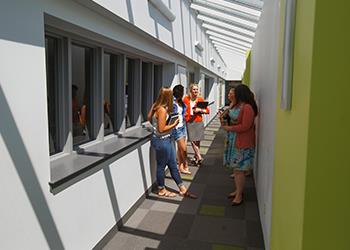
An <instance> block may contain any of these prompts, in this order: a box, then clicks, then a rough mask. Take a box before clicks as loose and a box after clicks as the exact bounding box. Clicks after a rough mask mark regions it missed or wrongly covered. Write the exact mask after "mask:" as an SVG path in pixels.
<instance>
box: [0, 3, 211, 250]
mask: <svg viewBox="0 0 350 250" xmlns="http://www.w3.org/2000/svg"><path fill="white" fill-rule="evenodd" d="M85 2H87V1H85ZM136 3H137V5H136ZM146 3H147V1H146V0H145V1H141V0H137V1H131V0H130V1H128V0H127V1H104V4H105V5H107V4H110V5H111V6H110V7H111V8H114V9H113V11H114V12H115V13H118V14H119V15H121V16H123V17H124V18H127V17H128V15H127V14H128V12H127V9H128V8H129V7H128V6H129V5H130V4H131V6H132V7H133V10H134V11H135V12H132V16H133V18H134V20H135V22H138V23H140V25H141V23H143V24H145V27H148V28H152V27H154V29H156V26H157V27H158V34H159V36H160V37H161V39H162V40H163V41H165V42H166V43H170V42H172V38H171V33H170V32H169V31H168V30H167V28H166V27H163V26H162V25H160V24H159V23H157V25H156V26H155V22H153V23H152V25H150V24H149V23H148V24H146V23H147V22H149V21H150V17H148V19H147V18H146V19H144V17H143V15H144V10H145V8H146V9H148V8H150V7H149V6H148V5H147V6H146V5H145V4H146ZM172 3H173V4H174V6H175V5H176V3H177V1H172ZM97 11H100V12H99V13H97ZM183 11H186V7H185V8H183ZM102 12H103V10H102V11H101V10H100V9H98V8H96V9H88V8H86V7H84V6H83V5H81V1H80V3H78V2H76V1H70V0H60V1H55V0H28V1H20V0H11V1H10V0H8V1H5V2H4V1H3V2H2V3H1V8H0V54H1V57H0V114H1V120H2V122H1V123H0V132H1V136H0V159H1V170H2V172H1V175H0V183H1V188H0V196H1V198H2V200H1V206H0V221H1V227H0V235H1V241H0V249H62V248H65V249H74V250H77V249H91V248H92V247H93V246H94V245H95V244H96V243H97V242H98V241H99V240H100V239H101V238H102V237H103V236H104V235H105V234H106V233H107V232H108V231H109V230H110V229H111V228H112V227H113V226H114V225H115V223H116V221H118V220H119V219H120V217H121V216H123V215H125V213H126V211H128V209H130V207H131V206H132V205H133V204H134V203H135V202H136V200H137V199H138V198H139V197H141V195H142V194H143V193H144V191H145V189H146V188H148V187H150V185H151V183H152V181H153V180H152V178H151V176H152V175H151V172H152V171H154V167H155V166H154V165H151V162H154V161H151V160H150V155H151V152H150V150H149V147H150V146H149V143H146V144H144V145H143V146H142V147H141V148H139V149H138V150H134V151H133V152H131V153H129V154H127V155H126V156H124V157H122V158H121V159H119V160H117V161H116V162H114V163H113V164H111V165H110V166H107V167H104V168H103V169H102V170H100V171H98V172H97V173H95V174H93V175H91V176H89V177H87V178H85V179H83V180H81V181H79V182H78V183H76V184H74V185H72V186H70V187H69V188H67V189H65V190H64V191H62V192H60V193H58V194H56V195H53V194H52V193H50V191H49V185H48V182H49V180H50V159H49V145H48V141H49V140H48V126H47V124H48V118H47V103H46V102H47V98H46V72H45V48H44V36H45V28H44V13H47V14H49V15H52V16H55V17H57V18H59V19H62V20H64V21H65V22H69V23H72V24H74V25H76V26H71V25H67V26H64V29H65V30H66V31H68V32H71V33H75V34H76V33H77V32H79V34H80V35H83V36H85V37H88V38H90V39H92V40H96V41H99V42H101V43H104V44H106V45H108V46H110V47H117V48H121V49H123V50H126V51H130V52H134V53H137V54H138V53H141V54H142V56H145V57H147V56H152V58H155V59H158V60H163V61H165V62H169V65H171V64H172V65H174V66H173V68H174V71H173V72H174V73H175V72H176V71H175V65H178V64H180V65H187V64H188V62H187V59H188V58H186V57H184V56H181V54H179V51H180V52H181V50H180V47H178V48H177V52H176V53H174V51H172V50H171V49H170V48H168V47H167V46H162V45H159V44H157V43H155V42H154V40H151V39H147V36H145V35H143V34H140V32H138V31H135V30H133V29H132V28H127V27H125V26H123V25H121V24H119V23H118V21H117V19H114V18H113V17H112V16H108V17H104V16H103V15H102V14H101V13H102ZM150 12H152V11H150ZM177 16H178V17H179V15H178V14H177ZM157 18H159V17H157ZM156 20H157V22H159V19H156ZM191 20H193V19H191ZM51 21H52V20H51ZM50 24H58V23H55V21H52V23H50ZM193 25H196V24H193ZM76 27H81V28H82V29H84V31H83V32H82V31H81V29H80V28H79V29H78V28H76ZM192 29H193V28H192ZM80 32H82V33H80ZM153 32H154V30H153ZM197 35H198V34H197ZM174 37H177V34H174ZM126 45H129V46H130V47H127V46H126ZM179 46H180V45H179ZM186 46H187V45H186V44H185V49H186ZM186 54H187V51H186ZM190 55H191V56H192V54H191V53H190ZM193 55H194V57H196V53H193ZM198 58H199V57H198ZM196 60H197V59H196ZM191 63H193V62H191ZM201 63H202V62H201ZM208 65H209V64H208ZM170 71H172V70H171V67H170V66H169V72H170ZM167 77H168V78H169V81H170V83H173V81H174V79H176V78H175V75H173V76H169V75H168V76H167ZM171 77H173V78H171ZM213 89H216V88H213ZM213 94H214V95H215V93H213ZM213 112H216V111H213ZM130 184H132V189H130V188H128V187H130ZM126 190H127V191H126Z"/></svg>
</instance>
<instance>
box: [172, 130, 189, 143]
mask: <svg viewBox="0 0 350 250" xmlns="http://www.w3.org/2000/svg"><path fill="white" fill-rule="evenodd" d="M171 136H172V137H173V138H174V140H175V141H178V140H180V139H181V138H182V137H186V126H182V127H179V128H174V129H173V130H172V131H171Z"/></svg>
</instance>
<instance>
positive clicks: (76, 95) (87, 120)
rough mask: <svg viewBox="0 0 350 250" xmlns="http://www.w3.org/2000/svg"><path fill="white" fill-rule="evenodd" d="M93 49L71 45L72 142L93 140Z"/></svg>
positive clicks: (75, 143) (79, 142)
mask: <svg viewBox="0 0 350 250" xmlns="http://www.w3.org/2000/svg"><path fill="white" fill-rule="evenodd" d="M92 56H93V49H91V48H87V47H83V46H79V45H72V121H73V126H72V127H73V144H74V145H79V144H82V143H85V142H88V141H91V140H93V139H94V138H93V135H92V134H93V133H92V127H91V126H92V109H91V107H92V105H91V104H92V95H91V94H92V91H91V89H92V74H93V67H92V66H93V58H92Z"/></svg>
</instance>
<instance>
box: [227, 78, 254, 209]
mask: <svg viewBox="0 0 350 250" xmlns="http://www.w3.org/2000/svg"><path fill="white" fill-rule="evenodd" d="M233 94H234V97H232V98H234V99H235V100H236V105H235V106H237V107H238V108H239V114H238V116H237V122H234V123H233V124H231V125H224V126H222V128H223V129H224V130H226V131H228V132H231V131H233V132H235V133H236V140H235V152H234V153H233V157H232V158H233V159H232V164H233V169H234V175H235V179H234V182H235V186H236V190H235V191H234V192H232V193H230V194H229V198H232V199H233V200H232V206H236V205H241V204H242V202H243V190H244V185H245V172H246V171H250V170H251V169H252V164H253V160H254V154H255V117H256V116H257V114H258V107H257V105H256V102H255V99H254V95H253V93H252V92H251V91H250V89H249V88H248V87H247V86H246V85H243V84H240V85H238V86H237V87H235V89H234V91H233Z"/></svg>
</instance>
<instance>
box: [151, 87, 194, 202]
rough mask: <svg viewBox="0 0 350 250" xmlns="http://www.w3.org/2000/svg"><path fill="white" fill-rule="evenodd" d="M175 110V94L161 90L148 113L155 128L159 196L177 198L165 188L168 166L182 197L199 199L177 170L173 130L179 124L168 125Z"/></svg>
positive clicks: (165, 89)
mask: <svg viewBox="0 0 350 250" xmlns="http://www.w3.org/2000/svg"><path fill="white" fill-rule="evenodd" d="M172 110H173V92H172V91H171V89H170V88H161V89H160V92H159V96H158V98H157V100H156V102H155V103H154V104H153V105H152V107H151V110H150V111H149V112H148V120H149V121H150V122H151V123H152V125H153V127H154V132H153V135H152V139H151V146H152V147H153V148H154V149H155V151H156V161H157V183H158V195H159V196H165V197H175V196H176V194H175V193H173V192H170V191H168V190H167V189H166V187H165V181H164V177H165V173H164V170H165V167H166V166H168V167H169V170H170V174H171V177H172V178H173V180H174V181H175V182H176V184H177V186H178V188H179V193H180V195H181V196H184V197H189V198H197V197H196V196H195V195H193V194H191V193H189V192H188V191H187V188H186V187H185V185H184V184H183V182H182V179H181V176H180V174H179V171H178V170H177V163H176V153H175V148H174V144H173V143H172V142H171V136H170V133H171V130H172V129H173V128H175V127H176V126H177V125H178V124H179V119H177V120H176V121H175V122H174V123H173V124H169V125H167V124H166V121H167V118H168V116H169V113H171V112H172Z"/></svg>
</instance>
